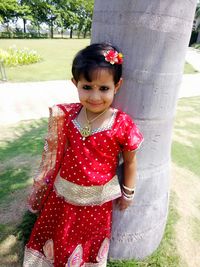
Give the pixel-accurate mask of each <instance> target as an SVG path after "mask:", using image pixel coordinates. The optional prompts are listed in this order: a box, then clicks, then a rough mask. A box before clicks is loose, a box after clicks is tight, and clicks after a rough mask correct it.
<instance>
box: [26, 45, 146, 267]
mask: <svg viewBox="0 0 200 267" xmlns="http://www.w3.org/2000/svg"><path fill="white" fill-rule="evenodd" d="M122 63H123V56H122V54H121V53H119V51H118V50H117V49H116V48H115V47H114V46H112V45H110V44H105V43H103V44H92V45H90V46H88V47H86V48H85V49H83V50H81V51H80V52H79V53H78V54H77V55H76V56H75V58H74V61H73V64H72V75H73V78H72V81H73V83H74V84H75V85H76V87H77V90H78V94H79V99H80V103H76V104H60V105H56V106H54V107H53V108H52V109H51V110H50V111H51V113H50V114H51V116H50V120H49V131H48V135H47V138H46V142H45V148H44V152H43V158H42V159H43V160H42V164H41V166H40V171H39V174H38V175H37V177H36V178H35V182H34V186H33V190H32V194H31V196H30V199H29V207H30V210H31V211H32V212H39V217H38V219H37V221H36V223H35V226H34V228H33V231H32V234H31V237H30V240H29V242H28V244H27V245H26V249H25V256H24V266H56V267H62V266H65V267H67V266H76V267H78V266H85V267H87V266H88V267H91V266H95V267H103V266H106V263H107V255H108V250H109V240H110V237H111V227H112V207H113V200H115V199H117V205H118V208H119V209H120V210H124V209H126V208H128V207H129V206H130V205H131V204H132V201H133V198H134V193H135V174H136V150H137V149H138V148H139V146H140V144H141V142H142V141H143V137H142V134H141V133H140V132H139V130H138V128H137V126H136V125H135V124H134V122H133V120H132V119H131V117H130V116H128V115H127V114H126V113H124V112H122V111H120V110H118V109H115V108H113V107H112V102H113V99H114V96H115V94H116V93H117V91H118V90H119V88H120V86H121V83H122ZM120 153H122V155H123V160H124V177H123V183H122V185H120V184H119V182H118V177H117V175H116V169H117V166H118V159H119V154H120Z"/></svg>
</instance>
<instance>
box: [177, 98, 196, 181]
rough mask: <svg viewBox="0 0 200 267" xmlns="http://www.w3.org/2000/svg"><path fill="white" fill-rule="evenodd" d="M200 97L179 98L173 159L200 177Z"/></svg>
mask: <svg viewBox="0 0 200 267" xmlns="http://www.w3.org/2000/svg"><path fill="white" fill-rule="evenodd" d="M199 103H200V97H191V98H183V99H181V100H179V103H178V107H177V115H176V121H175V125H174V126H175V127H174V133H175V136H176V137H175V138H174V141H173V143H172V160H173V162H174V163H175V164H177V165H178V166H180V167H182V168H185V169H188V170H189V171H191V172H193V173H194V174H195V175H197V176H199V177H200V165H199V162H200V135H199V133H200V105H199Z"/></svg>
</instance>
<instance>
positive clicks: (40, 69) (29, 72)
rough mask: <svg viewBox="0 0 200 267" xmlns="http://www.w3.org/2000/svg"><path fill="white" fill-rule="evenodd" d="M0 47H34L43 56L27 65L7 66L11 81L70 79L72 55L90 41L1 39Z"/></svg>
mask: <svg viewBox="0 0 200 267" xmlns="http://www.w3.org/2000/svg"><path fill="white" fill-rule="evenodd" d="M0 43H1V44H0V48H3V49H7V48H8V47H9V46H12V45H16V46H17V48H24V47H27V48H29V49H34V50H36V51H37V52H38V54H39V55H41V57H42V58H43V59H42V61H41V62H38V63H35V64H31V65H28V66H18V67H8V68H6V73H7V76H8V80H9V81H12V82H26V81H47V80H66V79H71V63H72V59H73V57H74V55H75V54H76V52H78V51H79V50H80V49H81V48H84V47H85V46H86V45H88V44H89V43H90V40H89V39H53V40H51V39H41V40H26V39H23V40H17V39H11V40H9V39H1V41H0ZM27 89H28V88H27Z"/></svg>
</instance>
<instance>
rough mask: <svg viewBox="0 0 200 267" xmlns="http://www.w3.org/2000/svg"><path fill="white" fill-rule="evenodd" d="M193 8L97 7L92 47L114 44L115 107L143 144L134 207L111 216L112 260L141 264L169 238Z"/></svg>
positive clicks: (168, 4) (99, 1) (115, 1)
mask: <svg viewBox="0 0 200 267" xmlns="http://www.w3.org/2000/svg"><path fill="white" fill-rule="evenodd" d="M195 6H196V0H190V1H189V0H185V1H182V0H165V1H159V0H151V1H149V0H142V1H141V0H123V1H121V0H109V1H107V0H96V1H95V7H94V16H93V25H92V43H94V42H103V41H106V42H111V43H113V44H115V45H117V46H118V47H119V48H120V50H121V51H122V52H123V54H124V73H123V77H124V83H123V86H122V88H121V89H120V91H119V93H118V94H117V96H116V99H115V102H114V105H115V107H117V108H121V109H122V110H124V111H125V112H127V113H128V114H130V115H131V116H132V117H133V118H134V120H135V122H136V123H137V125H138V126H139V128H140V129H141V131H142V132H143V134H144V138H145V141H144V143H143V145H142V147H141V149H140V151H139V152H138V154H137V155H138V174H137V187H136V195H135V200H134V204H133V205H132V206H131V207H130V208H129V209H127V210H126V211H125V212H120V211H118V210H114V213H113V232H112V240H111V247H110V257H111V258H114V259H131V258H139V259H142V258H144V257H146V256H148V255H150V254H151V253H152V252H153V251H154V250H155V249H156V248H157V247H158V245H159V243H160V241H161V239H162V236H163V232H164V229H165V224H166V219H167V213H168V201H169V182H170V161H171V158H170V152H171V134H172V127H173V120H174V115H175V109H176V102H177V95H178V89H179V86H180V83H181V79H182V72H183V66H184V61H185V54H186V49H187V45H188V42H189V38H190V34H191V29H192V22H193V18H194V12H195ZM121 166H122V165H121ZM121 169H122V168H120V169H119V172H121Z"/></svg>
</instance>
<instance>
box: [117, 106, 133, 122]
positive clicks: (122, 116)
mask: <svg viewBox="0 0 200 267" xmlns="http://www.w3.org/2000/svg"><path fill="white" fill-rule="evenodd" d="M116 119H117V122H118V124H120V125H122V124H124V125H127V124H134V121H133V119H132V118H131V116H130V115H128V114H127V113H126V112H124V111H121V110H119V109H118V110H117V118H116Z"/></svg>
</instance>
